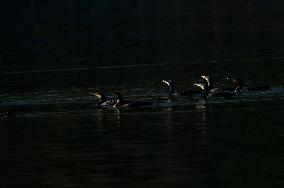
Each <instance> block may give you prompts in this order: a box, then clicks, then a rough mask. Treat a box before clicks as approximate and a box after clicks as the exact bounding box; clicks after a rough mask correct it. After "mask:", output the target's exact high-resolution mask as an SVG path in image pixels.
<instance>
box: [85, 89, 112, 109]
mask: <svg viewBox="0 0 284 188" xmlns="http://www.w3.org/2000/svg"><path fill="white" fill-rule="evenodd" d="M90 94H93V95H95V96H96V97H97V98H98V102H97V104H96V107H97V108H100V107H107V106H113V105H114V104H115V103H116V101H115V100H114V99H109V100H107V97H106V96H105V95H104V93H102V92H96V93H93V92H90Z"/></svg>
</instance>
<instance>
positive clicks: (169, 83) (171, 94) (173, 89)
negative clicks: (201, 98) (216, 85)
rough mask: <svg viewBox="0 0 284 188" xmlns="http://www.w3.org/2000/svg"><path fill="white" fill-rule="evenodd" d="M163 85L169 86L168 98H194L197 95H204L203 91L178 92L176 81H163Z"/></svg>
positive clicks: (192, 89) (193, 89) (194, 89)
mask: <svg viewBox="0 0 284 188" xmlns="http://www.w3.org/2000/svg"><path fill="white" fill-rule="evenodd" d="M162 83H165V84H166V85H167V86H168V97H169V98H173V97H174V96H192V95H196V94H202V92H203V91H202V90H200V89H196V88H191V89H188V90H183V91H177V90H176V84H175V81H174V80H172V79H170V80H162Z"/></svg>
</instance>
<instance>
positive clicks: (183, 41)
mask: <svg viewBox="0 0 284 188" xmlns="http://www.w3.org/2000/svg"><path fill="white" fill-rule="evenodd" d="M283 10H284V1H283V0H271V1H265V0H257V1H256V0H250V1H249V0H240V1H227V0H203V1H186V0H163V1H161V0H154V1H143V0H137V1H132V0H124V1H116V0H104V1H103V2H102V1H79V0H61V1H56V0H42V1H39V0H30V1H14V0H11V1H5V2H1V5H0V22H1V38H0V39H1V42H0V66H1V72H6V71H20V70H39V69H54V68H55V69H57V68H66V67H73V68H74V67H90V66H92V67H93V66H101V65H125V64H133V62H134V61H135V63H145V62H147V63H156V62H159V61H160V60H161V59H163V61H168V62H172V61H176V57H177V56H179V57H181V58H185V59H186V60H212V59H216V58H218V59H224V58H225V59H226V58H227V57H230V58H232V57H233V56H234V55H236V54H238V52H237V51H239V50H240V48H242V49H243V50H244V51H248V53H251V48H253V51H254V52H258V51H261V53H262V52H263V50H265V51H267V50H275V49H279V48H280V47H281V46H282V44H283V42H282V40H279V37H281V39H282V30H283V26H282V25H283V24H282V23H283V21H282V20H283V17H284V13H283ZM271 30H273V33H272V32H271ZM268 38H269V39H268ZM129 49H130V50H129ZM204 54H205V55H204ZM246 55H247V54H245V53H243V56H246ZM162 56H163V57H162ZM165 56H166V57H165Z"/></svg>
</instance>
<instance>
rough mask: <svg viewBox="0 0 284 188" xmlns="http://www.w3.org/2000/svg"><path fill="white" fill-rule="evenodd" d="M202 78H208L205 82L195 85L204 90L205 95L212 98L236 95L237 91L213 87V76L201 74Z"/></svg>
mask: <svg viewBox="0 0 284 188" xmlns="http://www.w3.org/2000/svg"><path fill="white" fill-rule="evenodd" d="M201 78H203V79H205V80H206V83H205V84H198V83H195V84H194V85H195V86H197V87H200V88H201V89H202V90H203V97H205V98H210V97H225V98H227V97H232V96H234V95H236V93H235V92H232V91H224V90H223V89H220V88H213V81H212V78H211V77H210V76H208V75H206V76H201Z"/></svg>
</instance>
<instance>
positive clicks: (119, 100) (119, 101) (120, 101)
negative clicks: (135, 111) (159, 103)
mask: <svg viewBox="0 0 284 188" xmlns="http://www.w3.org/2000/svg"><path fill="white" fill-rule="evenodd" d="M114 94H115V95H116V99H115V104H114V105H113V107H116V108H121V107H135V108H139V107H147V106H152V105H153V102H150V101H142V100H135V101H129V100H125V99H124V97H123V96H122V94H121V93H120V92H119V91H117V92H114Z"/></svg>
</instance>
